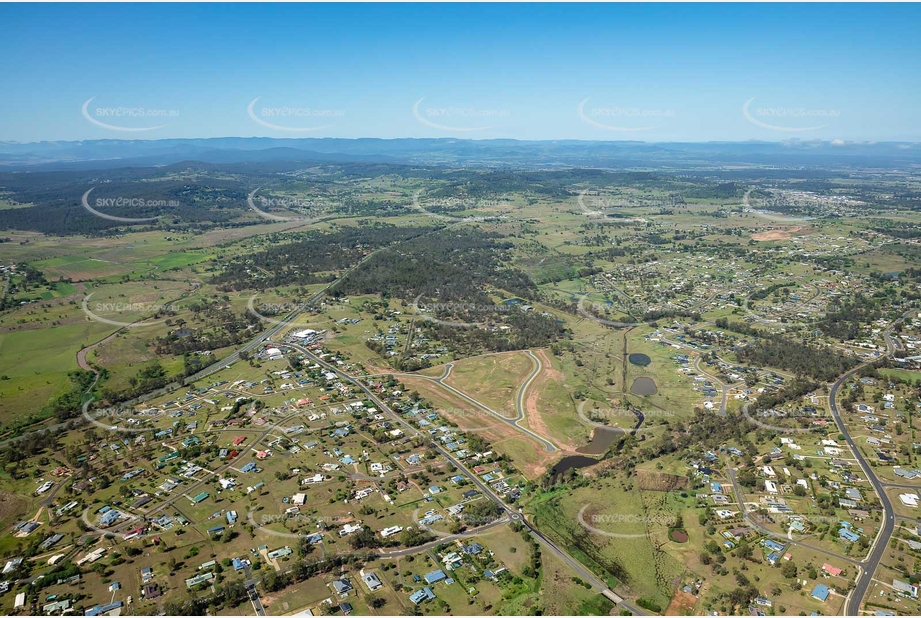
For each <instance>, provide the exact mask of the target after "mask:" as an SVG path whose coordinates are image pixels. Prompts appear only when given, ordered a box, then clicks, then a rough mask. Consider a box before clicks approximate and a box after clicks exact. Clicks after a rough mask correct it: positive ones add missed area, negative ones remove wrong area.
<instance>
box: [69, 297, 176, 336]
mask: <svg viewBox="0 0 921 618" xmlns="http://www.w3.org/2000/svg"><path fill="white" fill-rule="evenodd" d="M95 293H96V292H92V293H90V294H89V295H87V296H84V297H83V302H82V304H81V308H82V309H83V313H84V314H86V316H87V317H88V318H89V319H91V320H93V321H94V322H102V323H103V324H111V325H112V326H119V327H122V328H140V327H143V326H156V325H157V324H162V323H164V322H166V320H168V319H169V318H168V317H165V318H160V319H155V320H143V321H142V318H140V317H139V318H138V319H136V320H132V321H130V322H125V321H122V320H116V319H114V318H115V317H121V318H125V317H126V316H131V315H137V316H144V315H151V314H153V315H154V316H157V315H162V314H173V313H175V312H176V310H177V309H179V307H178V306H177V305H173V304H169V303H167V304H163V303H125V302H96V303H93V304H92V308H90V307H91V305H90V298H92V297H93V294H95ZM100 314H101V315H100ZM107 316H108V317H107Z"/></svg>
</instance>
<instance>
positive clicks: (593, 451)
mask: <svg viewBox="0 0 921 618" xmlns="http://www.w3.org/2000/svg"><path fill="white" fill-rule="evenodd" d="M622 435H624V430H623V429H619V428H617V427H595V429H594V431H592V439H591V441H590V442H589V443H588V444H586V445H585V446H580V447H579V448H577V449H576V452H577V453H585V454H586V455H604V454H605V453H606V452H607V450H608V449H609V448H611V445H612V444H614V442H615V441H616V440H617V439H618V438H620V437H621V436H622Z"/></svg>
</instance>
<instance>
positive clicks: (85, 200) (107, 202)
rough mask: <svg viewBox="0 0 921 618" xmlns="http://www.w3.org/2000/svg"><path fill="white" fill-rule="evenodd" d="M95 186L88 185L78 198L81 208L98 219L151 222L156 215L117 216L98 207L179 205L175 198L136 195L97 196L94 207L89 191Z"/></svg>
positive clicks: (170, 206)
mask: <svg viewBox="0 0 921 618" xmlns="http://www.w3.org/2000/svg"><path fill="white" fill-rule="evenodd" d="M95 188H96V187H90V189H88V190H87V192H86V193H84V194H83V197H82V198H80V203H81V204H82V205H83V208H84V209H85V210H86V211H87V212H88V213H90V214H91V215H93V216H94V217H99V218H100V219H107V220H109V221H115V222H117V223H152V222H154V221H156V220H157V217H143V218H133V217H119V216H116V215H110V214H108V213H105V212H102V211H100V210H98V208H131V209H138V208H141V209H149V208H175V207H177V206H179V202H178V201H176V200H145V199H143V198H138V197H124V196H119V197H99V198H96V200H95V205H96V207H95V208H94V207H93V206H91V205H90V202H89V197H90V193H92V192H93V190H94V189H95Z"/></svg>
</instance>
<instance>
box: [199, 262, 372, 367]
mask: <svg viewBox="0 0 921 618" xmlns="http://www.w3.org/2000/svg"><path fill="white" fill-rule="evenodd" d="M378 251H380V249H378V250H377V251H372V252H371V253H369V254H368V255H366V256H365V257H363V258H362V259H361V260H360V261H359V262H358V263H357V264H355V265H354V266H352V267H350V268H348V269H346V270H344V271H343V272H342V274H341V275H339V277H338V278H337V279H336V280H335V281H332V282H330V283H329V284H328V285H326V286H325V287H323V288H322V289H321V290H319V291H317V293H316V294H314V295H313V296H311V297H310V298H309V299H307V300H306V301H304V302H303V304H302V305H301V306H300V307H298V308H297V309H295V310H294V311H292V312H291V313H289V314H288V315H286V316H285V317H284V318H282V319H280V320H278V321H277V322H276V323H275V324H273V325H272V326H271V327H269V328H267V329H266V330H264V331H262V332H261V333H259V335H258V336H257V337H256V338H255V339H253V340H252V341H250V342H249V343H247V344H245V345H244V346H243V347H241V348H240V349H239V350H236V351H235V352H233V353H231V354H230V355H228V356H226V357H224V358H222V359H221V360H219V361H216V362H214V363H212V364H211V365H209V366H208V367H206V368H204V369H202V370H201V371H199V372H198V373H196V374H193V375H191V376H189V377H187V378H185V379H184V380H183V381H182V383H183V384H192V383H193V382H197V381H198V380H201V379H202V378H206V377H208V376H209V375H211V374H213V373H217V372H218V371H220V370H222V369H224V368H225V367H227V366H228V365H230V364H232V363H234V362H236V361H238V360H240V354H241V353H249V352H252V351H253V350H256V349H257V348H259V346H261V345H262V344H263V343H265V342H267V341H269V340H270V339H271V338H272V337H273V336H274V335H275V334H277V333H278V332H279V331H281V330H283V329H284V328H287V327H288V326H290V325H291V323H292V322H294V320H295V319H297V316H299V315H300V314H301V313H303V312H304V310H305V309H307V308H308V307H312V306H313V305H314V304H316V303H317V302H319V300H320V299H321V298H323V297H324V296H325V295H326V292H327V291H328V290H329V289H330V288H331V287H333V286H334V285H336V284H337V283H339V282H340V281H342V280H343V279H344V278H345V277H347V276H348V275H349V274H350V273H352V272H353V271H355V270H356V269H357V268H359V267H361V265H362V264H364V263H365V262H367V261H368V260H369V259H371V257H372V256H373V255H374V254H375V253H377V252H378Z"/></svg>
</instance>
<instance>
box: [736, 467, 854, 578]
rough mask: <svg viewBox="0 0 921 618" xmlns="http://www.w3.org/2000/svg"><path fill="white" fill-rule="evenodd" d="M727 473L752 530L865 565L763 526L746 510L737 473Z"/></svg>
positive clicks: (744, 516) (852, 562) (743, 514)
mask: <svg viewBox="0 0 921 618" xmlns="http://www.w3.org/2000/svg"><path fill="white" fill-rule="evenodd" d="M726 473H727V475H728V476H729V481H730V483H731V484H732V491H733V493H734V494H735V497H736V502H738V503H739V508H741V509H742V517H743V518H744V519H745V521H746V522H747V523H748V525H750V526H751V527H752V528H754V529H755V530H757V531H758V532H760V533H761V534H764V535H766V536H769V537H772V538H775V539H777V540H778V541H782V542H784V543H789V544H791V545H797V546H799V547H805V548H806V549H810V550H812V551H814V552H817V553H820V554H826V555H828V556H833V557H834V558H836V559H838V560H844V561H845V562H850V563H851V564H856V565H860V564H863V562H862V561H861V560H857V559H856V558H849V557H848V556H842V555H840V554H838V553H836V552H833V551H831V550H829V549H823V548H821V547H817V546H815V545H810V544H809V543H805V542H803V541H801V540H799V539H791V538H790V537H789V536H787V535H786V534H781V533H780V532H774V531H773V530H771V529H770V528H767V527H765V526H763V525H762V524H761V522H760V521H758V520H757V519H756V518H755V517H754V515H752V513H750V512H749V511H748V509H746V508H745V502H744V501H743V496H742V490H741V488H740V487H739V481H738V479H737V478H736V471H735V470H734V469H733V468H726Z"/></svg>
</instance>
